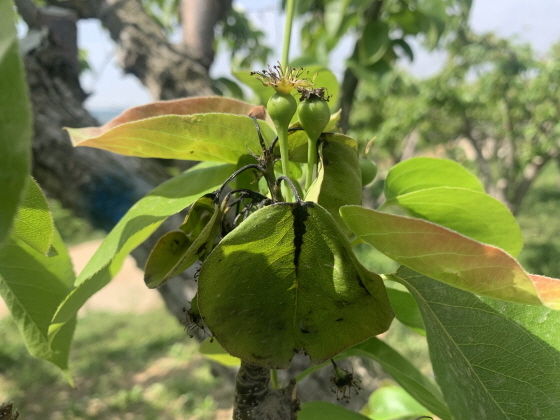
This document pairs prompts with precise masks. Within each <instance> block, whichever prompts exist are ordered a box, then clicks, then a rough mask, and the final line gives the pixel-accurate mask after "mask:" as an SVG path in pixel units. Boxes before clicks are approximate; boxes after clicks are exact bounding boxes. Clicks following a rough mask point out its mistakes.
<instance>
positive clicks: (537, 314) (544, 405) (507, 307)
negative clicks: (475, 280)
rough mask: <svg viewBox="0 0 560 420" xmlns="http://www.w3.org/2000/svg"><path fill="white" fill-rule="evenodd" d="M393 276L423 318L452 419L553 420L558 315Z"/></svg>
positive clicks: (559, 366)
mask: <svg viewBox="0 0 560 420" xmlns="http://www.w3.org/2000/svg"><path fill="white" fill-rule="evenodd" d="M397 275H398V276H399V277H400V278H401V280H402V282H403V283H404V284H405V285H406V286H407V287H408V289H409V290H410V292H411V293H412V294H413V295H414V297H415V298H416V300H417V302H418V304H419V306H420V310H421V311H422V315H423V317H424V323H425V324H426V330H427V337H428V344H429V346H430V357H431V359H432V365H433V368H434V373H435V375H436V378H437V381H438V383H439V384H440V386H441V389H442V392H443V394H444V396H445V399H446V401H447V402H448V405H449V408H450V410H451V411H452V414H453V418H454V419H456V420H472V419H473V418H486V419H492V420H511V419H513V418H520V419H542V420H555V419H557V418H558V413H559V412H560V399H559V398H558V396H559V395H560V335H559V334H558V331H559V329H560V311H553V310H551V309H549V308H544V307H538V306H527V305H520V304H515V303H509V302H503V301H498V300H494V299H490V298H484V297H480V296H476V295H474V294H471V293H468V292H464V291H461V290H458V289H455V288H453V287H449V286H446V285H445V284H442V283H439V282H436V281H434V280H432V279H430V278H428V277H425V276H422V275H420V274H418V273H415V272H413V271H411V270H409V269H400V270H399V271H398V273H397Z"/></svg>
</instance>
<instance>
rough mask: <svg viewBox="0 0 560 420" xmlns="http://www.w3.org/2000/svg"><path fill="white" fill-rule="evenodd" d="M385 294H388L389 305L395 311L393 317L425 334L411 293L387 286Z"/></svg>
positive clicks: (418, 310) (422, 322) (420, 316)
mask: <svg viewBox="0 0 560 420" xmlns="http://www.w3.org/2000/svg"><path fill="white" fill-rule="evenodd" d="M387 295H388V296H389V302H391V307H392V308H393V311H394V312H395V318H397V319H398V320H399V321H400V322H402V323H403V324H404V325H406V326H407V327H409V328H411V329H412V330H414V331H416V332H417V333H418V334H421V335H426V331H425V328H424V321H422V315H421V314H420V309H418V304H417V303H416V301H415V300H414V298H413V297H412V295H411V294H410V293H408V292H406V291H403V290H397V289H393V288H392V287H387Z"/></svg>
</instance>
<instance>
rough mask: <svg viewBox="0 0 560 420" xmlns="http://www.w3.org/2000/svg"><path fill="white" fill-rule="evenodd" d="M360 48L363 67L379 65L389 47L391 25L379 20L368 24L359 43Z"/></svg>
mask: <svg viewBox="0 0 560 420" xmlns="http://www.w3.org/2000/svg"><path fill="white" fill-rule="evenodd" d="M359 47H360V48H359V57H360V62H361V64H362V65H370V64H374V63H377V62H378V61H379V60H381V58H382V57H383V55H384V54H385V51H387V48H388V47H389V25H388V24H387V23H386V22H382V21H379V20H370V21H369V22H367V24H366V26H365V28H364V30H363V33H362V38H361V39H360V41H359Z"/></svg>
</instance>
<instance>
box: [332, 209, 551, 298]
mask: <svg viewBox="0 0 560 420" xmlns="http://www.w3.org/2000/svg"><path fill="white" fill-rule="evenodd" d="M340 213H341V215H342V218H343V219H344V221H345V222H346V224H348V226H349V227H350V229H351V230H352V231H353V232H354V233H355V234H356V235H357V236H358V237H360V238H361V239H362V240H363V241H364V242H367V243H369V244H370V245H373V246H374V247H375V248H377V249H378V250H379V251H381V252H382V253H383V254H385V255H386V256H388V257H389V258H391V259H393V260H395V261H397V262H399V263H400V264H402V265H404V266H406V267H409V268H411V269H413V270H415V271H418V272H419V273H422V274H424V275H426V276H430V277H432V278H434V279H436V280H439V281H441V282H444V283H447V284H450V285H452V286H455V287H458V288H460V289H463V290H467V291H470V292H473V293H477V294H481V295H484V296H488V297H493V298H497V299H503V300H508V301H511V302H519V303H526V304H533V305H540V304H544V305H547V306H548V307H550V308H552V309H560V280H558V279H551V278H548V277H544V276H535V275H529V274H527V273H526V272H525V271H524V270H523V268H522V267H521V266H520V265H519V263H518V262H517V261H516V260H515V259H514V258H513V257H512V256H511V255H509V254H507V253H506V252H504V251H502V250H501V249H499V248H496V247H494V246H492V245H486V244H483V243H480V242H478V241H475V240H474V239H470V238H467V237H466V236H463V235H461V234H459V233H457V232H453V231H451V230H449V229H447V228H444V227H442V226H439V225H436V224H434V223H431V222H427V221H425V220H420V219H413V218H410V217H405V216H396V215H392V214H388V213H381V212H378V211H375V210H369V209H365V208H363V207H358V206H346V207H342V208H341V209H340Z"/></svg>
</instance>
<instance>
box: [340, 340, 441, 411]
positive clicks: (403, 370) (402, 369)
mask: <svg viewBox="0 0 560 420" xmlns="http://www.w3.org/2000/svg"><path fill="white" fill-rule="evenodd" d="M346 354H347V355H349V356H350V355H352V356H364V357H370V358H372V359H373V360H375V361H377V362H378V363H379V364H380V365H381V366H382V367H383V369H385V371H386V372H387V373H388V374H389V375H391V376H392V378H393V379H394V380H395V381H396V382H397V383H398V384H399V385H400V386H402V387H403V388H404V389H405V390H406V391H407V392H408V393H409V394H410V395H411V396H413V397H414V398H415V399H416V401H418V402H419V403H420V404H422V405H423V406H424V407H426V408H427V409H429V410H430V411H431V412H432V413H434V414H436V415H437V416H438V417H440V418H442V419H444V420H445V419H450V418H451V415H450V413H449V409H448V408H447V406H446V405H445V403H444V401H443V397H442V395H441V391H440V390H439V388H438V386H437V385H436V384H435V383H434V382H432V381H431V380H430V379H428V378H427V377H426V376H424V375H423V374H422V373H421V372H420V371H419V370H418V369H417V368H416V367H415V366H414V365H413V364H412V363H410V362H409V361H408V360H407V359H405V358H404V357H403V356H401V355H400V354H399V353H398V352H397V351H395V350H394V349H393V348H392V347H391V346H389V345H387V344H385V343H384V342H383V341H381V340H379V339H377V338H375V337H373V338H370V339H369V340H367V341H364V342H363V343H361V344H358V345H357V346H354V347H352V348H351V349H350V350H349V351H347V352H346Z"/></svg>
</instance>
